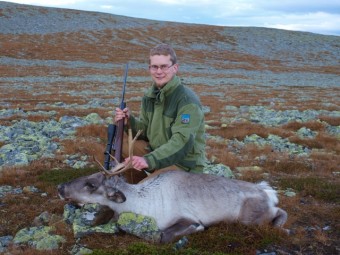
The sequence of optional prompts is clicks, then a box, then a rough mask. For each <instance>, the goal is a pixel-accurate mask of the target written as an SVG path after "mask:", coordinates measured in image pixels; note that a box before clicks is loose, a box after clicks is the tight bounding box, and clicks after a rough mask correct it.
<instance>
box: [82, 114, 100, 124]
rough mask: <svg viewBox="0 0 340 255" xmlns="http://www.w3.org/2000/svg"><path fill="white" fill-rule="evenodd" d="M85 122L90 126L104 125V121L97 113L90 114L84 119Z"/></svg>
mask: <svg viewBox="0 0 340 255" xmlns="http://www.w3.org/2000/svg"><path fill="white" fill-rule="evenodd" d="M85 120H86V121H87V122H88V123H90V124H104V120H103V119H102V118H101V117H100V116H99V114H98V113H90V114H89V115H87V116H86V117H85Z"/></svg>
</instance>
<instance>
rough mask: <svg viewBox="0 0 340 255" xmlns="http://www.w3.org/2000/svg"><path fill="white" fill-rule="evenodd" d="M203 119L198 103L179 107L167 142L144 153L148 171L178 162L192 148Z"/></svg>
mask: <svg viewBox="0 0 340 255" xmlns="http://www.w3.org/2000/svg"><path fill="white" fill-rule="evenodd" d="M203 121H204V113H203V111H202V109H201V108H200V106H199V105H197V104H195V103H191V104H187V105H185V106H183V107H182V108H181V109H179V112H178V113H177V116H176V118H175V120H174V122H173V124H172V125H171V128H170V139H169V140H168V142H167V143H165V144H163V145H161V146H160V147H158V148H156V149H154V150H153V151H152V152H150V153H148V154H146V155H144V158H145V159H146V161H147V163H148V165H149V171H154V170H156V169H160V168H164V167H167V166H170V165H174V164H177V163H179V162H180V161H181V160H183V158H184V157H185V156H186V155H187V154H188V152H190V151H192V150H193V147H194V142H195V136H196V133H197V131H198V129H199V128H200V127H201V125H202V122H203Z"/></svg>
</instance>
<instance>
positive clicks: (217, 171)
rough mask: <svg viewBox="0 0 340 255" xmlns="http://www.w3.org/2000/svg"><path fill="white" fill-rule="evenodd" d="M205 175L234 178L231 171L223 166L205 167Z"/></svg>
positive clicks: (209, 165) (211, 165)
mask: <svg viewBox="0 0 340 255" xmlns="http://www.w3.org/2000/svg"><path fill="white" fill-rule="evenodd" d="M203 173H205V174H213V175H218V176H224V177H227V178H234V177H235V176H234V174H233V172H232V171H231V169H230V168H229V167H228V166H226V165H223V164H207V165H205V166H204V169H203Z"/></svg>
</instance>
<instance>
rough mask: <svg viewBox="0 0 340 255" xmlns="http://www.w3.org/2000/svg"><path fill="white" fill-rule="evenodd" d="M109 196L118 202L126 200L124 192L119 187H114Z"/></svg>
mask: <svg viewBox="0 0 340 255" xmlns="http://www.w3.org/2000/svg"><path fill="white" fill-rule="evenodd" d="M107 197H108V198H109V200H111V201H113V202H116V203H124V202H125V201H126V197H125V195H124V193H123V192H121V191H120V190H118V189H114V190H112V192H108V193H107Z"/></svg>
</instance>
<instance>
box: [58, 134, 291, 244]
mask: <svg viewBox="0 0 340 255" xmlns="http://www.w3.org/2000/svg"><path fill="white" fill-rule="evenodd" d="M135 139H136V138H135ZM134 141H135V140H133V141H132V143H131V146H130V148H129V151H130V153H131V154H130V157H132V147H133V143H134ZM130 162H131V161H130ZM98 163H99V162H98ZM129 168H131V165H124V164H118V165H117V167H116V168H115V169H112V170H110V171H106V170H105V168H104V167H102V169H103V171H104V174H103V173H96V174H92V175H90V176H85V177H80V178H78V179H76V180H73V181H71V182H68V183H64V184H62V185H59V187H58V191H59V195H60V197H61V198H63V199H66V200H71V201H74V202H77V203H78V204H85V203H99V204H101V205H106V206H108V207H110V208H111V209H112V210H113V211H115V212H116V213H117V214H118V215H119V214H121V213H123V212H133V213H136V214H141V215H145V216H149V217H152V218H154V219H155V220H156V222H157V225H158V228H159V229H160V230H161V231H162V234H161V240H159V241H160V242H161V243H167V242H171V241H172V240H174V239H175V238H176V237H178V236H182V235H188V234H191V233H195V232H198V231H202V230H204V229H205V228H206V227H209V226H212V225H215V224H217V223H220V222H241V223H243V224H247V225H249V224H258V225H262V224H266V223H270V224H272V225H273V226H275V227H282V226H283V225H284V223H285V222H286V220H287V213H286V212H285V211H284V210H282V209H280V208H279V207H277V206H276V205H277V203H278V198H277V194H276V191H275V190H273V189H272V188H271V187H270V186H269V185H268V184H267V183H266V182H261V183H258V184H253V183H249V182H245V181H241V180H235V179H228V178H225V177H220V176H214V175H209V174H194V173H189V172H185V171H180V170H177V171H166V172H162V173H160V174H154V175H151V176H149V177H148V178H146V179H144V180H143V181H141V182H140V183H138V184H129V183H127V182H125V180H124V178H123V177H121V176H118V175H117V174H118V173H121V172H123V171H125V170H127V169H129Z"/></svg>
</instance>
